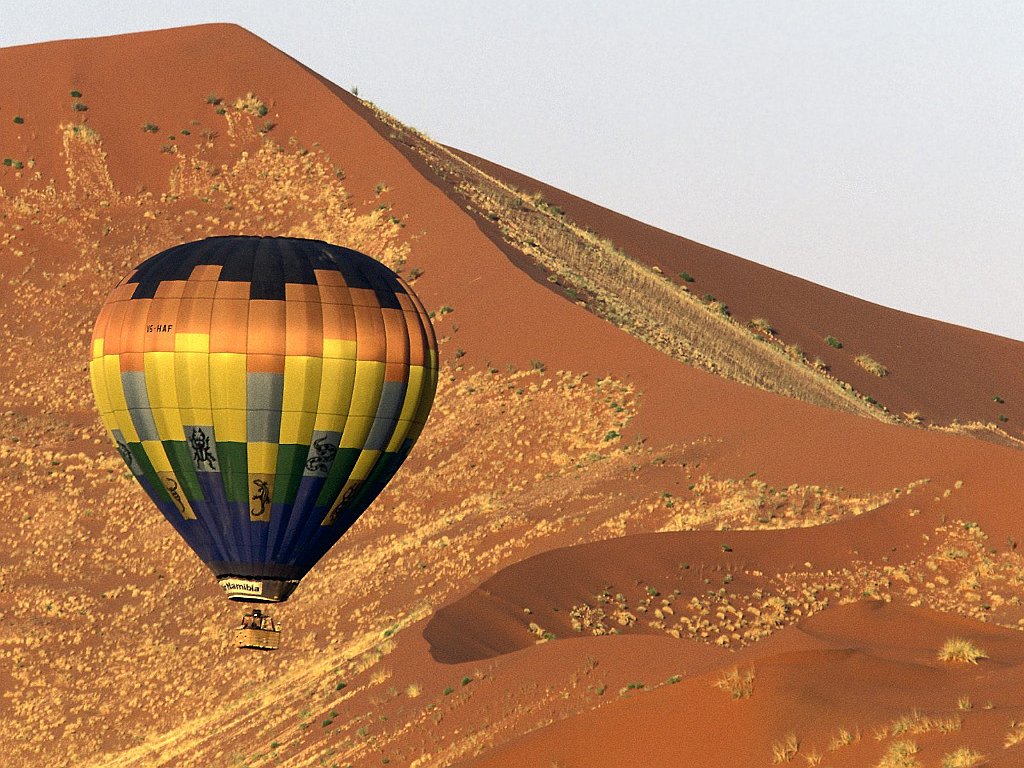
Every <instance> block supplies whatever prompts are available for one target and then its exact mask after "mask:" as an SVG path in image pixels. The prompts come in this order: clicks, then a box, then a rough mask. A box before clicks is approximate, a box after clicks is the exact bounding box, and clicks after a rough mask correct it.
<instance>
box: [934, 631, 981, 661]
mask: <svg viewBox="0 0 1024 768" xmlns="http://www.w3.org/2000/svg"><path fill="white" fill-rule="evenodd" d="M987 658H988V654H986V653H985V652H984V651H983V650H981V648H979V647H978V646H976V645H975V644H974V643H972V642H971V641H970V640H967V639H965V638H963V637H951V638H950V639H949V640H947V641H946V642H945V643H943V645H942V648H940V649H939V661H955V662H966V663H968V664H977V663H978V659H987Z"/></svg>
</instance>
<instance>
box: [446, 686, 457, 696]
mask: <svg viewBox="0 0 1024 768" xmlns="http://www.w3.org/2000/svg"><path fill="white" fill-rule="evenodd" d="M454 691H455V689H454V688H452V687H451V686H450V685H449V686H448V687H447V688H445V689H444V695H445V696H448V695H449V694H451V693H453V692H454Z"/></svg>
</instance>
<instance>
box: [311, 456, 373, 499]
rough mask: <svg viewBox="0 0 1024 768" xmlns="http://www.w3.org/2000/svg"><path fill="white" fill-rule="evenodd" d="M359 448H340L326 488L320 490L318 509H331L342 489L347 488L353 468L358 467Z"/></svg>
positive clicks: (332, 465)
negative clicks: (346, 483) (346, 484)
mask: <svg viewBox="0 0 1024 768" xmlns="http://www.w3.org/2000/svg"><path fill="white" fill-rule="evenodd" d="M360 453H362V451H360V450H359V449H358V448H339V449H338V455H337V456H335V457H334V463H333V464H331V469H330V471H329V472H328V473H327V479H326V480H325V481H324V487H323V488H322V489H321V490H320V496H318V497H317V500H316V505H317V506H318V507H329V506H331V505H332V504H333V503H334V500H335V499H337V498H338V494H339V493H341V489H342V488H343V487H344V486H345V482H346V481H347V480H348V476H349V475H350V474H352V467H354V466H355V465H356V460H357V459H358V458H359V454H360Z"/></svg>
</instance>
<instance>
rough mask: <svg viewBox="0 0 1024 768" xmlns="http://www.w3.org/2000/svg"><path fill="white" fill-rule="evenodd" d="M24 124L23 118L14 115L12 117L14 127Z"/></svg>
mask: <svg viewBox="0 0 1024 768" xmlns="http://www.w3.org/2000/svg"><path fill="white" fill-rule="evenodd" d="M24 122H25V118H24V117H22V116H21V115H15V116H14V123H15V125H21V124H22V123H24Z"/></svg>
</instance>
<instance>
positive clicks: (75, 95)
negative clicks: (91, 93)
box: [71, 91, 82, 99]
mask: <svg viewBox="0 0 1024 768" xmlns="http://www.w3.org/2000/svg"><path fill="white" fill-rule="evenodd" d="M71 98H72V99H80V98H82V92H81V91H71Z"/></svg>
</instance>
